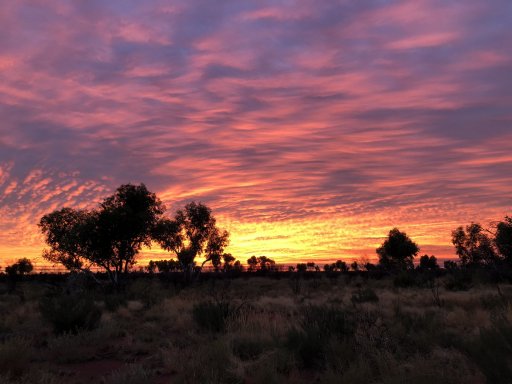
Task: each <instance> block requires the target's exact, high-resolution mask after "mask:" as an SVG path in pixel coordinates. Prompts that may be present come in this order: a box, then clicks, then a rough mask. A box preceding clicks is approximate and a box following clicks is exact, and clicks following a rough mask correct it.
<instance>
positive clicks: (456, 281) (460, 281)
mask: <svg viewBox="0 0 512 384" xmlns="http://www.w3.org/2000/svg"><path fill="white" fill-rule="evenodd" d="M472 282H473V278H472V277H471V274H470V272H469V271H466V270H462V269H458V270H454V271H452V273H451V274H450V275H449V276H448V278H447V280H446V282H445V284H444V287H445V288H446V289H447V290H449V291H468V290H469V289H470V288H471V286H472Z"/></svg>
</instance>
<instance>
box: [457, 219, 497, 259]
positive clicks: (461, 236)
mask: <svg viewBox="0 0 512 384" xmlns="http://www.w3.org/2000/svg"><path fill="white" fill-rule="evenodd" d="M452 243H453V245H454V246H455V252H456V253H457V255H458V256H459V259H460V261H461V264H462V265H463V266H479V265H490V264H492V263H494V262H495V261H496V260H497V255H496V252H495V251H494V248H493V242H492V240H491V237H490V236H489V235H488V234H487V233H485V231H484V228H483V227H482V226H481V225H480V224H478V223H471V224H469V225H467V226H466V227H465V228H464V227H462V226H461V227H458V228H457V229H456V230H454V231H453V232H452Z"/></svg>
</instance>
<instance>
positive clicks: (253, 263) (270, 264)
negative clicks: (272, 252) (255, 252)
mask: <svg viewBox="0 0 512 384" xmlns="http://www.w3.org/2000/svg"><path fill="white" fill-rule="evenodd" d="M247 264H248V265H249V271H251V272H255V271H261V272H269V271H273V270H275V268H276V263H275V261H274V260H272V259H271V258H269V257H267V256H258V257H256V256H251V257H250V258H249V259H247Z"/></svg>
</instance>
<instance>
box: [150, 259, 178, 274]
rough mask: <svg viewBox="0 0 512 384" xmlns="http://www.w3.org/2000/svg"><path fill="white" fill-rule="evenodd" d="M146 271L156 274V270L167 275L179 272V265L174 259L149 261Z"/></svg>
mask: <svg viewBox="0 0 512 384" xmlns="http://www.w3.org/2000/svg"><path fill="white" fill-rule="evenodd" d="M146 269H147V270H148V271H149V272H153V273H154V272H156V270H157V269H158V272H161V273H169V272H175V271H179V270H181V266H180V263H179V262H178V261H176V260H174V259H170V260H157V261H153V260H150V261H149V264H148V266H147V267H146Z"/></svg>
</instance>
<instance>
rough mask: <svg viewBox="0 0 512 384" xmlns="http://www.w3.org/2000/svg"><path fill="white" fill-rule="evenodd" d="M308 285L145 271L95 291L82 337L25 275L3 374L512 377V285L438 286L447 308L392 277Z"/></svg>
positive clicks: (8, 313) (2, 327)
mask: <svg viewBox="0 0 512 384" xmlns="http://www.w3.org/2000/svg"><path fill="white" fill-rule="evenodd" d="M145 284H147V286H145ZM301 284H303V288H302V289H301V293H299V294H298V293H297V292H294V290H293V289H292V287H291V285H290V281H289V280H288V279H286V278H283V279H270V278H262V277H258V278H249V279H246V278H240V279H235V280H233V281H230V282H226V281H207V282H204V283H202V284H196V285H194V286H191V287H187V288H185V289H181V290H176V289H175V288H174V287H172V286H171V287H170V288H166V287H165V285H161V284H160V283H159V282H158V281H152V282H151V283H149V282H144V281H143V280H142V281H141V280H139V281H137V282H136V284H135V286H133V287H130V288H129V289H128V290H127V291H126V293H124V294H122V295H124V296H126V297H120V298H119V297H114V298H112V297H110V298H109V297H107V296H105V294H103V293H97V294H96V296H95V301H96V303H97V304H98V305H99V306H100V307H102V311H103V315H102V317H101V322H100V324H99V327H98V328H96V329H93V330H88V331H85V330H81V331H80V332H78V333H77V334H73V335H71V334H64V335H55V334H54V333H53V332H52V326H51V324H48V323H46V322H45V320H44V319H43V318H42V317H41V316H40V313H39V309H38V308H39V301H40V300H41V298H42V297H43V296H44V295H45V290H44V289H42V288H41V286H37V285H36V284H35V283H32V285H31V284H25V286H24V287H23V289H24V290H25V291H26V295H25V296H26V297H27V300H26V301H25V302H24V303H21V302H19V300H18V299H17V298H13V297H11V296H6V295H3V296H0V310H1V311H2V313H3V316H2V317H1V318H0V383H1V384H4V383H20V384H22V383H48V384H50V383H70V384H78V383H85V382H87V383H89V382H98V383H105V384H108V383H121V382H123V383H146V382H147V383H265V384H270V383H309V382H319V383H408V382H414V383H431V382H436V383H438V384H442V383H459V382H464V383H507V382H512V377H509V374H510V372H511V366H510V364H512V361H511V359H510V357H511V355H512V305H511V304H510V303H511V302H512V287H510V286H506V285H503V286H502V287H501V288H502V289H501V291H502V294H503V296H499V295H498V294H497V291H496V289H495V288H494V287H492V286H484V285H482V286H474V287H473V288H472V289H471V290H469V291H462V292H450V291H446V290H445V289H444V288H441V289H440V297H441V298H442V301H443V305H442V306H441V307H440V306H439V305H437V304H436V303H435V301H434V300H433V297H432V293H431V291H430V290H429V289H422V288H395V287H394V286H393V283H392V280H391V279H382V280H369V281H366V280H362V279H359V278H354V279H345V278H343V277H341V278H339V279H337V280H330V279H327V278H318V279H311V280H306V281H302V282H301ZM136 289H139V290H142V292H143V294H142V293H137V291H136ZM370 291H371V292H370ZM373 294H374V295H375V296H376V297H377V298H378V300H375V298H374V297H373ZM147 295H150V296H151V295H155V296H157V299H155V300H153V298H151V297H146V296H147ZM353 297H357V298H358V299H357V300H353ZM372 297H373V298H372ZM361 298H362V299H361ZM365 298H371V299H368V300H367V299H365ZM114 299H115V300H118V299H119V304H115V305H111V304H109V300H111V302H113V301H112V300H114ZM204 302H208V303H214V304H215V305H220V306H221V307H222V308H225V306H223V305H224V304H225V303H228V304H229V305H228V306H227V307H228V308H231V309H230V311H231V312H229V311H228V312H227V313H226V315H225V318H224V319H223V320H222V321H223V322H224V323H223V324H224V325H223V327H222V328H220V329H210V328H209V327H205V325H204V320H206V321H208V320H209V318H208V316H210V315H211V314H209V312H208V309H206V312H204V313H202V316H206V317H205V319H203V320H202V321H203V322H201V323H197V322H196V320H195V317H194V316H193V312H194V306H195V305H197V304H198V303H204ZM223 303H224V304H223ZM210 307H211V306H207V307H206V308H210ZM308 308H309V309H308ZM212 316H213V315H212ZM223 316H224V315H223ZM308 316H309V317H308ZM311 316H313V318H311ZM333 316H334V317H333ZM340 316H341V317H340ZM340 319H344V320H343V324H341V323H340ZM201 324H202V325H201ZM340 327H342V328H340ZM507 354H509V355H507Z"/></svg>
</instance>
